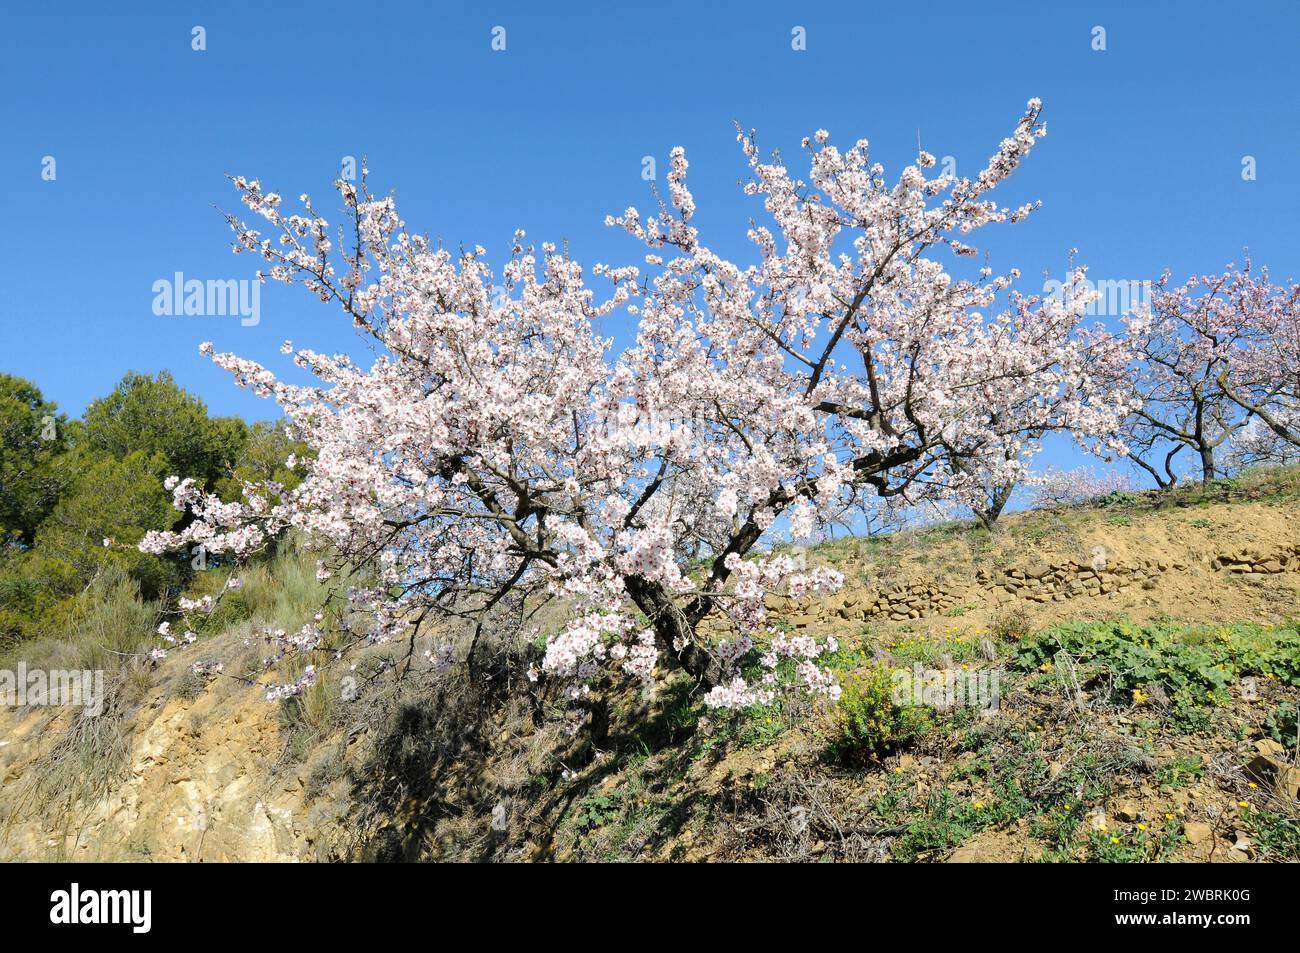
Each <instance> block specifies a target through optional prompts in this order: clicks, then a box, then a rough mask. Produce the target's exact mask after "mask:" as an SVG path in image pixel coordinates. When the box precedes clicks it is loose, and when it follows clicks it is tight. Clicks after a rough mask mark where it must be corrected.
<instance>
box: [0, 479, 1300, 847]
mask: <svg viewBox="0 0 1300 953" xmlns="http://www.w3.org/2000/svg"><path fill="white" fill-rule="evenodd" d="M1298 527H1300V483H1298V482H1297V480H1296V479H1295V475H1294V474H1286V473H1281V474H1272V475H1265V476H1263V477H1257V478H1255V479H1253V480H1251V481H1249V482H1247V483H1245V484H1244V485H1237V484H1235V483H1225V484H1221V485H1219V486H1216V487H1215V488H1213V489H1212V490H1209V491H1201V490H1199V489H1195V490H1187V491H1180V492H1179V493H1176V494H1172V495H1165V496H1162V497H1157V496H1155V495H1133V494H1124V495H1119V496H1114V497H1112V498H1110V499H1108V500H1107V501H1105V505H1097V506H1090V507H1078V508H1069V509H1057V510H1042V511H1032V512H1027V513H1021V514H1013V515H1010V516H1008V517H1005V518H1004V525H1002V526H1001V527H1000V528H999V530H998V531H997V532H996V533H993V534H989V533H987V532H985V531H983V530H979V529H975V528H974V527H971V526H968V525H958V524H952V525H945V526H940V527H935V528H930V529H925V530H918V531H914V532H908V533H903V534H899V535H897V536H891V537H880V538H865V539H857V538H853V539H846V540H838V541H833V542H828V543H825V544H823V545H821V546H820V547H818V548H816V549H815V550H813V551H812V552H811V553H810V560H811V561H812V562H814V563H818V562H827V563H830V564H833V565H835V566H836V567H837V568H839V569H840V570H841V571H842V572H844V574H845V576H846V588H845V589H844V590H843V591H842V592H840V593H838V594H836V595H835V596H831V597H828V598H825V599H819V600H803V601H801V602H799V603H787V602H785V601H784V600H774V602H773V603H772V607H773V608H774V609H775V610H776V615H777V618H778V620H779V624H780V625H781V626H782V627H784V628H788V629H791V630H799V631H808V632H812V633H815V634H816V635H818V636H819V637H822V636H824V635H826V634H834V635H836V636H837V637H838V638H839V640H840V642H841V645H842V648H841V650H840V652H839V653H838V657H837V659H836V660H835V662H834V664H835V667H836V668H837V669H838V670H839V671H840V675H841V679H842V681H844V683H845V684H846V685H849V684H861V680H862V679H863V678H864V677H865V678H868V679H869V678H870V676H871V673H872V672H875V671H897V670H900V669H913V667H914V666H919V667H921V668H924V670H925V671H927V672H934V671H938V672H952V673H957V672H972V671H975V672H986V673H989V672H994V671H996V672H997V673H999V676H1000V678H1001V681H1000V683H999V693H1000V694H999V697H998V699H997V701H998V704H997V708H996V710H995V711H989V712H980V711H978V710H976V709H972V708H962V707H960V706H958V707H951V708H947V709H944V710H939V711H931V710H926V711H924V712H922V713H921V715H922V717H920V722H918V723H917V724H910V725H908V726H906V727H899V728H898V729H897V730H896V732H895V734H894V736H893V737H892V738H887V739H885V741H884V743H882V744H880V745H879V746H878V747H876V748H874V749H872V750H865V749H862V750H857V749H855V751H851V752H849V754H850V755H852V756H851V757H847V758H846V757H842V756H841V755H843V754H844V753H845V747H844V727H843V723H842V720H837V716H836V714H835V713H834V712H830V711H825V710H821V709H817V708H813V707H801V706H797V705H788V706H778V707H777V708H776V709H774V710H771V711H766V712H761V713H751V714H742V715H738V716H735V717H734V718H732V717H728V718H723V717H718V716H717V715H713V714H710V713H707V712H705V711H704V710H703V707H702V706H701V705H700V704H699V701H698V697H697V696H696V695H695V694H693V693H692V688H693V686H691V685H690V684H689V683H687V682H686V681H685V680H684V679H682V678H681V677H680V676H665V677H662V678H661V680H660V681H658V682H657V683H656V684H655V685H653V686H651V687H649V688H648V689H647V688H644V687H639V686H631V685H621V684H611V685H607V686H605V692H604V695H603V698H602V702H601V704H602V708H601V712H602V718H601V719H599V720H600V721H601V724H600V725H599V727H598V730H595V731H592V732H584V733H582V734H581V735H580V736H578V737H569V736H568V735H567V734H566V733H565V732H564V730H563V724H562V721H561V720H560V719H559V718H556V717H554V713H553V712H549V711H544V710H541V709H540V708H539V706H538V704H536V702H535V701H530V700H529V699H528V697H527V694H526V692H521V691H518V690H516V688H515V687H513V686H511V685H506V684H504V683H503V684H492V685H490V686H489V687H487V688H476V687H474V686H470V685H467V684H465V682H464V680H463V679H460V678H458V677H445V676H444V677H440V676H438V675H437V674H436V673H434V672H431V671H429V670H421V671H417V672H415V673H413V674H412V675H411V676H410V677H408V678H407V679H405V680H403V681H401V682H398V683H393V682H392V680H391V679H389V680H379V681H377V682H376V683H375V686H374V688H373V689H367V690H366V691H364V692H363V693H362V694H361V697H360V698H359V699H358V700H357V701H355V702H346V703H344V702H339V701H338V700H337V699H336V698H335V697H334V696H335V695H337V689H338V685H337V682H330V681H329V679H324V680H322V687H321V690H320V692H318V693H313V694H312V695H310V696H307V697H304V699H302V700H295V701H293V702H291V703H282V704H280V705H275V704H270V703H268V702H267V701H265V699H264V697H263V695H264V689H262V688H259V687H257V686H248V685H244V684H243V683H241V682H239V681H237V680H235V679H219V680H217V681H215V682H210V683H203V682H200V683H197V684H196V683H195V682H194V680H193V679H190V678H188V677H187V665H188V662H187V661H186V660H185V659H184V658H174V659H169V660H168V661H166V662H164V663H163V664H162V666H160V668H159V669H158V670H157V671H156V672H153V673H152V674H151V676H150V677H149V679H148V680H147V684H145V685H144V686H143V687H142V688H141V689H140V691H139V694H138V698H137V700H136V701H135V702H134V703H133V704H132V705H131V706H127V708H126V710H123V711H121V712H119V713H118V720H117V721H116V723H115V727H114V729H113V731H114V735H113V739H112V745H113V746H115V747H114V748H113V757H115V758H116V761H115V762H114V764H115V767H114V768H113V770H111V771H107V772H106V774H105V780H104V782H103V783H102V784H100V785H98V786H95V785H88V786H87V785H82V786H69V787H68V788H67V790H63V789H61V788H60V786H59V784H58V783H57V782H52V781H51V779H52V778H57V777H59V776H60V775H58V773H57V772H58V771H60V770H66V769H67V767H68V765H69V764H75V757H76V756H85V755H87V753H89V756H90V757H92V758H107V757H108V755H104V754H103V751H107V750H108V749H107V748H104V749H102V750H101V748H98V747H95V746H96V745H104V744H105V742H103V740H102V739H98V740H95V741H94V742H93V744H92V743H90V742H87V741H86V739H85V737H84V734H85V732H84V731H82V732H81V734H80V735H78V734H77V732H76V731H75V730H72V729H75V728H76V725H75V722H76V721H77V720H78V719H76V718H74V717H73V716H70V715H69V714H68V713H66V712H58V711H52V710H48V709H29V710H18V711H11V710H3V711H0V859H5V860H12V859H28V860H35V859H51V858H57V857H75V858H81V859H92V860H97V859H102V860H117V859H154V860H188V861H196V860H201V861H218V860H321V859H330V858H358V857H370V858H379V859H488V858H491V859H509V860H535V859H558V860H565V859H638V858H641V859H649V858H655V859H799V860H805V859H825V860H830V859H852V860H944V859H949V860H1029V859H1032V860H1039V859H1047V860H1150V859H1170V860H1190V859H1211V860H1223V861H1249V860H1283V859H1296V857H1297V853H1300V819H1298V818H1297V814H1298V809H1297V802H1296V800H1295V798H1296V794H1297V791H1296V782H1297V780H1298V779H1300V773H1297V769H1296V767H1295V762H1296V752H1295V744H1296V741H1295V732H1296V727H1295V722H1296V719H1295V714H1294V713H1295V706H1296V703H1297V697H1298V696H1300V691H1298V690H1297V688H1296V686H1297V684H1300V652H1297V651H1294V650H1293V646H1294V645H1296V644H1300V643H1296V642H1295V640H1296V639H1297V638H1300V637H1298V636H1297V635H1296V632H1295V620H1296V617H1297V615H1298V614H1300V608H1298V607H1300V598H1297V597H1298V594H1300V528H1298ZM1115 620H1123V621H1119V622H1116V621H1115ZM384 651H390V652H391V650H375V652H374V653H373V654H374V657H375V658H381V657H382V656H383V652H384ZM247 652H248V647H247V638H246V630H241V631H232V632H230V633H226V634H222V635H218V636H214V637H212V638H211V639H209V640H208V641H207V643H205V653H206V654H208V655H210V656H212V657H226V658H230V659H232V660H233V659H236V658H238V657H239V656H240V655H241V654H247ZM880 666H883V669H882V668H880ZM1265 669H1267V671H1265ZM915 670H917V671H919V670H920V668H918V669H915ZM864 673H865V674H864ZM343 676H346V673H342V676H340V677H343ZM327 684H328V687H326V686H327ZM850 695H851V697H852V698H854V699H860V698H862V697H863V695H862V694H861V692H858V691H856V689H855V691H854V692H851V693H850ZM918 711H919V709H918ZM634 714H636V715H638V717H635V718H634V717H633V715H634ZM895 714H897V713H895ZM903 714H904V715H906V714H907V713H906V712H904V713H903ZM873 717H874V713H873ZM605 719H607V721H608V726H607V727H606V725H605V724H604V723H603V722H604V720H605ZM899 725H902V722H901V721H900V722H899ZM74 736H75V737H74ZM70 739H71V740H70ZM79 745H80V746H81V747H80V748H79V747H78V746H79ZM837 745H838V747H837ZM836 752H838V754H836Z"/></svg>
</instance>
